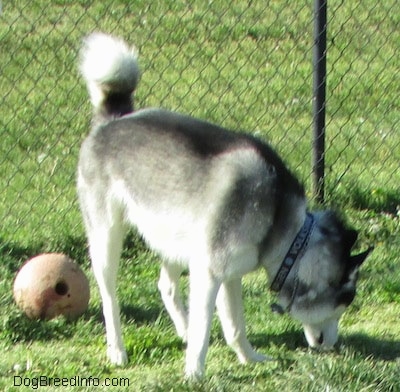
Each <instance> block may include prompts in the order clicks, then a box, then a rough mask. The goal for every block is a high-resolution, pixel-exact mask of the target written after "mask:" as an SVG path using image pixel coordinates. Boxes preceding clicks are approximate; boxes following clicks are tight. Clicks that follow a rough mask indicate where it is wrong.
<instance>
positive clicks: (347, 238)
mask: <svg viewBox="0 0 400 392" xmlns="http://www.w3.org/2000/svg"><path fill="white" fill-rule="evenodd" d="M357 238H358V232H357V231H356V230H353V229H348V230H346V231H345V233H344V240H343V243H344V249H345V252H346V253H347V254H350V250H351V248H352V247H353V246H354V244H355V243H356V241H357Z"/></svg>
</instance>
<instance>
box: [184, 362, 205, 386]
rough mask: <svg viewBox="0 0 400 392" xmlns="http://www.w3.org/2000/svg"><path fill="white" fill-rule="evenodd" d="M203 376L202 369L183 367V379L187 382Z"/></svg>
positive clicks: (198, 379) (194, 381) (197, 379)
mask: <svg viewBox="0 0 400 392" xmlns="http://www.w3.org/2000/svg"><path fill="white" fill-rule="evenodd" d="M203 378H204V370H201V369H197V368H193V369H192V368H190V367H188V366H186V368H185V379H186V380H187V381H189V382H193V383H196V382H199V381H201V380H202V379H203Z"/></svg>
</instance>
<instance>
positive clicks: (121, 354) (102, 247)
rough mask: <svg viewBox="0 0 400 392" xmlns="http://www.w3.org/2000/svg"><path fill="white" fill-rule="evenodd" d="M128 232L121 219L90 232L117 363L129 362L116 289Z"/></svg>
mask: <svg viewBox="0 0 400 392" xmlns="http://www.w3.org/2000/svg"><path fill="white" fill-rule="evenodd" d="M124 234H125V230H124V227H123V224H122V222H121V221H119V220H114V221H113V223H112V224H104V223H101V224H99V225H98V226H94V225H93V226H92V228H91V229H90V230H89V232H88V238H89V251H90V256H91V259H92V268H93V272H94V275H95V277H96V280H97V284H98V286H99V290H100V295H101V298H102V302H103V314H104V319H105V324H106V335H107V354H108V357H109V359H110V361H111V363H113V364H116V365H123V364H125V363H126V362H127V355H126V351H125V348H124V345H123V342H122V332H121V322H120V314H119V305H118V301H117V292H116V283H117V272H118V264H119V258H120V255H121V250H122V243H123V237H124Z"/></svg>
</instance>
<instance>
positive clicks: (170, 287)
mask: <svg viewBox="0 0 400 392" xmlns="http://www.w3.org/2000/svg"><path fill="white" fill-rule="evenodd" d="M181 274H182V267H181V266H180V265H177V264H169V263H168V264H167V263H163V265H162V266H161V272H160V279H159V281H158V289H159V290H160V293H161V298H162V300H163V302H164V305H165V308H166V309H167V311H168V313H169V315H170V317H171V319H172V321H173V323H174V324H175V328H176V331H177V333H178V335H179V337H181V338H182V340H183V341H184V342H186V340H187V324H188V316H187V311H186V309H185V307H184V305H183V303H182V299H181V296H180V293H179V278H180V276H181Z"/></svg>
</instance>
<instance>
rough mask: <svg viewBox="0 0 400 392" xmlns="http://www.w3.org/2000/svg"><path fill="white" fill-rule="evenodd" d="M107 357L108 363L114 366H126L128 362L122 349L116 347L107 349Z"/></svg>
mask: <svg viewBox="0 0 400 392" xmlns="http://www.w3.org/2000/svg"><path fill="white" fill-rule="evenodd" d="M107 356H108V359H109V360H110V362H111V363H112V364H113V365H116V366H123V365H126V364H127V362H128V355H127V354H126V351H125V350H124V349H119V348H117V347H108V349H107Z"/></svg>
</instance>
